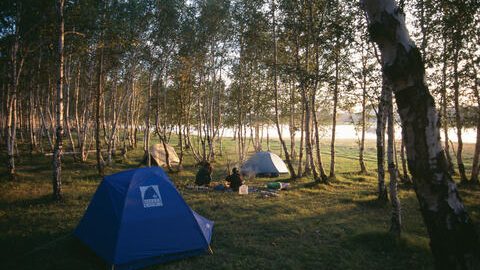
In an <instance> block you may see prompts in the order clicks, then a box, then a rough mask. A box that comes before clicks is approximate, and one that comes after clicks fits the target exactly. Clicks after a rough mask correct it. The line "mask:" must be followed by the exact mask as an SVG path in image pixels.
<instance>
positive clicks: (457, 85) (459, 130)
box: [453, 39, 468, 183]
mask: <svg viewBox="0 0 480 270" xmlns="http://www.w3.org/2000/svg"><path fill="white" fill-rule="evenodd" d="M453 43H454V52H453V90H454V101H455V123H456V128H457V139H458V142H457V155H456V157H457V166H458V172H459V174H460V181H461V182H462V183H466V182H467V181H468V179H467V174H466V173H465V165H464V164H463V157H462V155H463V139H462V128H463V125H462V121H463V119H462V118H463V117H462V112H461V111H460V82H459V78H458V77H459V71H458V57H459V56H458V54H459V50H460V48H458V44H457V43H458V42H457V41H456V39H454V40H453Z"/></svg>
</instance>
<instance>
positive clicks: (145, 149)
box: [143, 73, 167, 167]
mask: <svg viewBox="0 0 480 270" xmlns="http://www.w3.org/2000/svg"><path fill="white" fill-rule="evenodd" d="M152 77H153V74H152V73H150V75H149V76H148V89H147V106H146V108H145V134H144V138H145V140H144V143H143V152H144V157H145V158H146V160H147V166H148V167H150V166H152V159H151V157H150V107H151V105H150V102H151V99H152V80H153V78H152ZM164 143H165V142H164ZM166 150H167V149H166V147H165V154H167V151H166Z"/></svg>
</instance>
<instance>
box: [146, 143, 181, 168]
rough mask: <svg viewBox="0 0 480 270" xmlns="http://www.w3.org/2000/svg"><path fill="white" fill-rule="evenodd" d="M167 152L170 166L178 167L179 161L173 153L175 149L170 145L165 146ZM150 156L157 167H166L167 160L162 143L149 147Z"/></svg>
mask: <svg viewBox="0 0 480 270" xmlns="http://www.w3.org/2000/svg"><path fill="white" fill-rule="evenodd" d="M166 146H167V151H168V161H169V162H170V165H178V163H179V162H180V159H179V158H178V156H177V153H176V152H175V149H174V148H173V147H172V146H171V145H168V144H167V145H166ZM150 155H151V156H152V158H153V159H154V160H155V162H156V163H157V165H158V166H166V165H167V160H166V157H165V147H163V144H162V143H157V144H154V145H152V146H150Z"/></svg>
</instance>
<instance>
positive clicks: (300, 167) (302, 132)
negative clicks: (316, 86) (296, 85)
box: [297, 104, 305, 177]
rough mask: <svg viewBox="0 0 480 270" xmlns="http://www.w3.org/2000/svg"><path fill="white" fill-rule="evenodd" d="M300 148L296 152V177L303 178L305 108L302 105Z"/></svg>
mask: <svg viewBox="0 0 480 270" xmlns="http://www.w3.org/2000/svg"><path fill="white" fill-rule="evenodd" d="M300 123H301V124H300V148H299V151H298V170H297V171H298V174H297V176H298V177H302V176H303V171H302V168H303V167H302V161H303V143H304V142H303V141H304V129H305V106H304V105H303V104H302V120H301V122H300Z"/></svg>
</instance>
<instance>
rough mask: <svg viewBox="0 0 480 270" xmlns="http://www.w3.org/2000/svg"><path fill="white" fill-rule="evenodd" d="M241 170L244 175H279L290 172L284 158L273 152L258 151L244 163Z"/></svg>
mask: <svg viewBox="0 0 480 270" xmlns="http://www.w3.org/2000/svg"><path fill="white" fill-rule="evenodd" d="M240 172H241V173H242V174H243V175H253V174H254V175H255V176H274V177H275V176H278V175H279V174H281V173H289V171H288V168H287V165H285V163H284V162H283V160H282V159H281V158H280V157H279V156H277V155H275V154H274V153H271V152H258V153H255V154H254V155H253V156H251V157H250V158H249V159H248V160H247V161H245V163H243V165H242V167H241V169H240Z"/></svg>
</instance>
